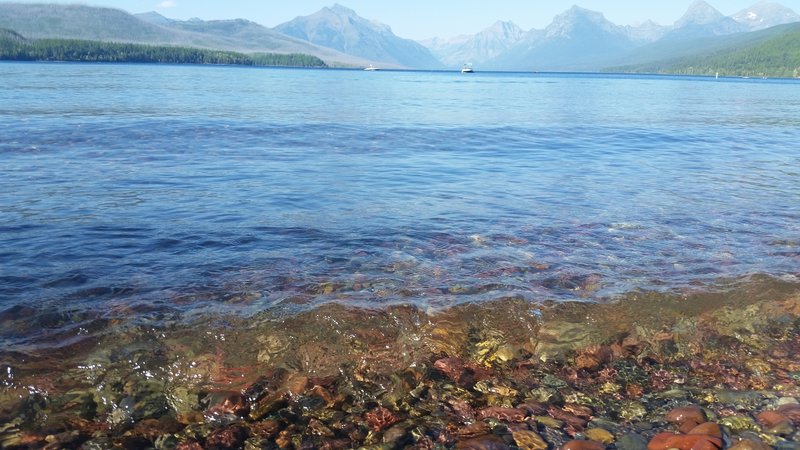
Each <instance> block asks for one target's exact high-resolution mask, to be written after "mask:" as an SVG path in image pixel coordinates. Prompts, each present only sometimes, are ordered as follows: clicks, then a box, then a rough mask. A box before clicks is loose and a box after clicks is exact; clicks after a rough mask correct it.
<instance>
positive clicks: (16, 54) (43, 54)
mask: <svg viewBox="0 0 800 450" xmlns="http://www.w3.org/2000/svg"><path fill="white" fill-rule="evenodd" d="M0 60H6V61H65V62H66V61H76V62H120V63H122V62H124V63H170V64H231V65H244V66H283V67H327V66H326V64H325V62H323V61H322V60H321V59H319V58H317V57H316V56H312V55H305V54H296V53H295V54H277V53H256V54H252V55H247V54H244V53H238V52H232V51H223V50H208V49H200V48H192V47H173V46H159V45H147V44H130V43H118V42H100V41H86V40H77V39H25V38H24V37H22V36H20V35H19V34H18V33H15V32H13V31H11V30H2V29H0Z"/></svg>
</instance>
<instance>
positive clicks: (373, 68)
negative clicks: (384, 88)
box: [364, 64, 381, 72]
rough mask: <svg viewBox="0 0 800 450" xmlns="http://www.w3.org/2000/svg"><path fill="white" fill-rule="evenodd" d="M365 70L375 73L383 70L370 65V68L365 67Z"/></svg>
mask: <svg viewBox="0 0 800 450" xmlns="http://www.w3.org/2000/svg"><path fill="white" fill-rule="evenodd" d="M364 70H366V71H367V72H375V71H376V70H381V69H379V68H377V67H375V66H373V65H372V64H370V65H369V67H364Z"/></svg>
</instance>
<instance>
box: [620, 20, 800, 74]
mask: <svg viewBox="0 0 800 450" xmlns="http://www.w3.org/2000/svg"><path fill="white" fill-rule="evenodd" d="M615 70H620V71H624V72H649V73H663V74H679V75H712V76H713V75H715V74H717V73H719V74H720V75H724V76H746V77H774V78H798V77H800V30H797V31H790V32H787V33H783V34H781V35H778V36H775V37H773V38H770V39H767V40H766V41H764V42H760V43H757V44H754V45H750V46H747V47H744V48H737V49H727V50H721V51H716V52H709V53H706V54H703V55H698V56H691V57H684V58H677V59H671V60H667V61H660V62H655V63H649V64H642V65H636V66H627V67H619V68H616V69H615Z"/></svg>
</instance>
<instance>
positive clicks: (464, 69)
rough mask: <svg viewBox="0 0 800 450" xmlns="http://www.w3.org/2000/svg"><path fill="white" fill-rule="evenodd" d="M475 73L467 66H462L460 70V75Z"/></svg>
mask: <svg viewBox="0 0 800 450" xmlns="http://www.w3.org/2000/svg"><path fill="white" fill-rule="evenodd" d="M474 72H475V71H474V70H472V66H471V65H469V64H464V67H462V68H461V73H474Z"/></svg>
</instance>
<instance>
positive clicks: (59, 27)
mask: <svg viewBox="0 0 800 450" xmlns="http://www.w3.org/2000/svg"><path fill="white" fill-rule="evenodd" d="M793 22H800V15H798V14H797V13H796V12H794V11H792V10H791V9H789V8H786V7H785V6H782V5H780V4H778V3H774V2H771V1H760V2H759V3H756V4H755V5H753V6H752V7H750V8H747V9H745V10H743V11H740V12H738V13H736V14H734V15H732V16H730V17H728V16H724V15H723V14H721V13H720V12H719V11H717V10H716V9H715V8H713V7H712V6H711V5H709V4H708V3H706V2H705V1H704V0H696V1H695V2H694V3H692V4H691V6H690V7H689V8H688V10H687V11H686V13H685V14H684V15H683V16H682V17H681V18H680V19H679V20H677V21H676V22H675V23H674V24H672V25H669V26H665V25H659V24H656V23H654V22H652V21H647V22H645V23H643V24H640V25H638V26H622V25H617V24H614V23H612V22H610V21H609V20H607V19H606V18H605V17H604V15H603V14H602V13H601V12H597V11H591V10H588V9H584V8H581V7H579V6H574V7H572V8H570V9H569V10H567V11H565V12H563V13H561V14H559V15H557V16H556V17H555V18H554V19H553V22H552V23H551V24H550V25H548V26H547V27H546V28H545V29H542V30H537V29H534V30H527V31H526V30H522V29H520V28H519V27H518V26H517V25H515V24H514V23H513V22H503V21H498V22H495V23H494V24H492V25H491V26H490V27H488V28H487V29H485V30H482V31H479V32H477V33H476V34H474V35H466V36H457V37H453V38H432V39H428V40H425V41H422V42H415V41H412V40H409V39H403V38H401V37H398V36H396V35H395V34H394V33H393V32H392V30H391V28H390V27H389V26H388V25H385V24H381V23H378V22H375V21H371V20H368V19H365V18H362V17H360V16H359V15H358V14H357V13H356V12H355V11H353V10H351V9H349V8H346V7H344V6H341V5H333V6H332V7H326V8H323V9H322V10H320V11H318V12H316V13H313V14H311V15H308V16H302V17H297V18H295V19H294V20H291V21H289V22H286V23H284V24H281V25H278V26H276V27H274V28H268V27H265V26H262V25H259V24H257V23H254V22H251V21H248V20H245V19H238V20H219V21H202V20H188V21H178V20H172V19H169V18H166V17H164V16H161V15H159V14H157V13H153V12H151V13H144V14H137V15H132V14H128V13H126V12H123V11H119V10H115V9H109V8H94V7H87V6H79V5H68V6H65V5H42V4H38V5H37V4H19V3H0V28H5V29H9V30H13V31H15V32H17V33H20V34H21V35H23V36H25V37H26V38H41V37H58V38H72V39H92V40H104V41H117V42H136V43H152V44H161V45H164V44H167V45H183V46H196V47H203V48H214V49H222V50H235V51H241V52H250V53H252V52H274V53H307V54H311V55H314V56H318V57H319V58H321V59H323V60H325V61H326V62H327V63H328V64H329V65H331V66H350V67H359V66H366V65H368V64H372V65H375V66H378V67H383V68H417V69H441V68H460V67H461V66H462V65H463V64H467V63H469V64H473V65H474V67H475V68H476V69H477V70H526V71H528V70H538V71H549V70H555V71H559V70H562V71H563V70H577V71H594V70H602V69H604V68H607V67H611V66H623V65H636V64H643V63H645V62H652V61H655V60H660V59H670V58H676V57H682V56H686V55H687V54H688V53H691V52H697V51H698V49H700V48H701V47H703V46H706V47H714V46H716V47H719V46H720V45H723V46H724V45H726V43H734V42H735V43H737V44H736V45H744V44H745V43H752V42H751V40H747V39H740V38H739V36H748V35H751V34H752V35H753V36H756V37H757V38H758V39H769V38H771V37H773V35H772V34H770V33H766V34H757V33H755V34H754V33H753V32H756V31H759V30H765V29H768V28H771V27H775V26H777V25H781V24H787V23H793ZM754 39H756V38H754ZM731 45H733V44H731Z"/></svg>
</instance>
